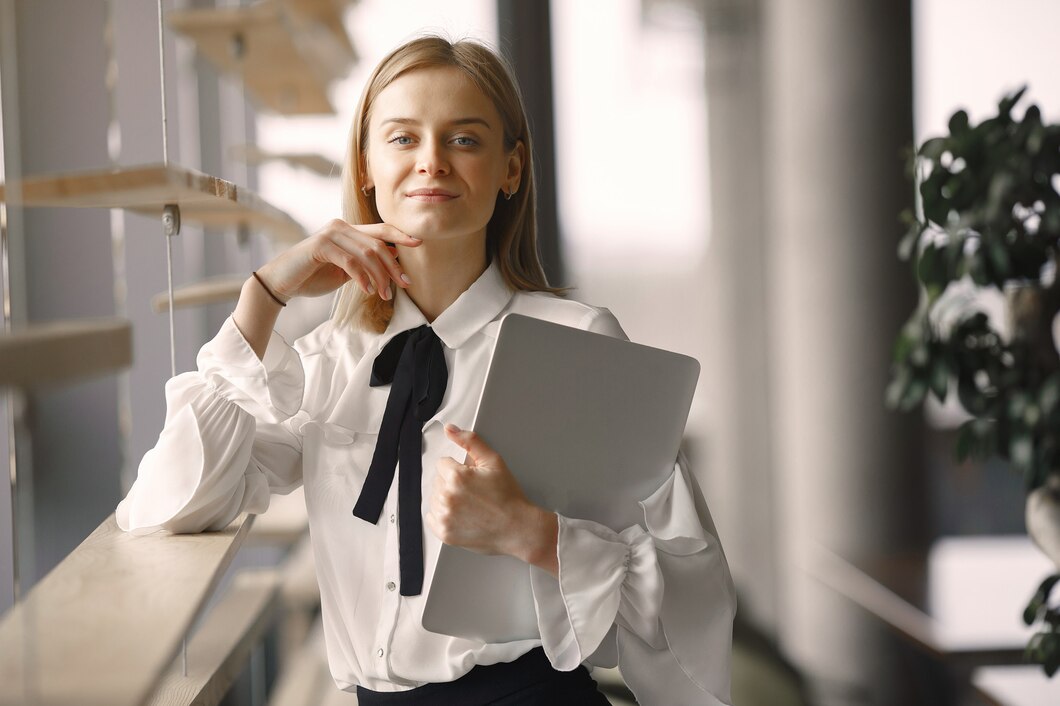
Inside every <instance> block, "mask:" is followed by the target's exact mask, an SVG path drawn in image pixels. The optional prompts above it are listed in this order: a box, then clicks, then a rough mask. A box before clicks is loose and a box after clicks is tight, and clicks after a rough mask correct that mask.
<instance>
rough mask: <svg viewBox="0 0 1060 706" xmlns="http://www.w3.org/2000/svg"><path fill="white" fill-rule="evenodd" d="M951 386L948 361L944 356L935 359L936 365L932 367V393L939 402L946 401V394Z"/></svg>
mask: <svg viewBox="0 0 1060 706" xmlns="http://www.w3.org/2000/svg"><path fill="white" fill-rule="evenodd" d="M949 384H950V369H949V366H947V365H946V359H945V358H944V357H943V356H938V357H936V358H935V362H934V364H933V365H932V366H931V379H930V385H931V392H932V394H934V395H935V399H937V400H938V401H939V402H945V401H946V392H947V389H948V388H949Z"/></svg>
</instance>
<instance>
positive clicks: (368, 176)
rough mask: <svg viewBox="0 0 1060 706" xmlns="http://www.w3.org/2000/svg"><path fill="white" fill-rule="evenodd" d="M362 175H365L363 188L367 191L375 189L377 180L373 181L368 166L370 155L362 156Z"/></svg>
mask: <svg viewBox="0 0 1060 706" xmlns="http://www.w3.org/2000/svg"><path fill="white" fill-rule="evenodd" d="M361 174H363V175H364V183H363V184H362V186H363V187H364V188H366V189H369V190H371V189H374V188H375V180H373V179H372V170H371V168H370V167H369V166H368V155H362V156H361Z"/></svg>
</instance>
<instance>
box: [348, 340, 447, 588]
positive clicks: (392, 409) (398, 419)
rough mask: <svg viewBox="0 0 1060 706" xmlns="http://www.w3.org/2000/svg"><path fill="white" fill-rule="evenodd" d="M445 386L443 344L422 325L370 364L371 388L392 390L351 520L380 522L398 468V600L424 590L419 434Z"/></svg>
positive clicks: (392, 344)
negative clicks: (383, 386)
mask: <svg viewBox="0 0 1060 706" xmlns="http://www.w3.org/2000/svg"><path fill="white" fill-rule="evenodd" d="M448 380H449V371H448V369H447V368H446V365H445V354H444V352H443V350H442V341H441V339H439V338H438V334H436V333H435V332H434V330H433V329H431V327H430V326H428V325H427V324H424V325H423V326H420V327H419V328H414V329H411V330H409V331H403V332H402V333H399V334H398V335H396V336H394V338H392V339H391V340H390V342H388V343H387V344H386V346H384V347H383V350H382V351H381V352H380V353H379V355H378V356H376V359H375V363H373V364H372V380H371V386H372V387H380V386H382V385H390V384H391V383H393V384H392V386H391V388H390V397H388V398H387V401H386V410H385V411H384V412H383V422H382V425H381V426H380V428H379V437H378V440H377V441H376V445H375V454H374V455H373V456H372V464H371V466H369V467H368V475H367V476H366V477H365V479H364V486H363V487H362V488H361V495H360V497H359V498H357V504H356V505H355V506H354V508H353V514H354V516H355V517H359V518H361V519H362V520H365V521H367V522H371V523H372V524H375V523H377V522H378V521H379V515H380V514H381V513H382V512H383V505H384V504H385V503H386V496H387V493H388V492H389V491H390V485H391V484H392V483H393V482H394V467H395V466H396V465H399V466H400V470H399V472H398V552H399V555H398V556H399V567H400V570H401V595H403V596H418V595H419V594H420V591H421V589H422V588H423V518H422V517H421V516H420V504H421V493H420V487H421V480H420V478H421V476H422V475H423V435H422V429H423V423H424V422H426V421H427V420H428V419H430V418H431V417H432V416H434V413H435V412H437V411H438V408H439V407H440V406H441V404H442V397H443V396H444V395H445V387H446V384H447V383H448ZM399 461H400V463H399Z"/></svg>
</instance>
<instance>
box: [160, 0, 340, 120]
mask: <svg viewBox="0 0 1060 706" xmlns="http://www.w3.org/2000/svg"><path fill="white" fill-rule="evenodd" d="M294 7H295V3H293V2H286V1H285V2H280V1H279V0H261V2H257V3H255V4H253V5H248V6H245V7H219V8H209V9H198V10H181V11H176V12H170V13H169V14H167V15H166V23H167V24H168V25H169V27H170V28H171V29H172V30H173V31H175V32H178V33H179V34H182V35H184V36H186V37H187V38H189V39H191V40H192V41H194V42H195V46H196V48H197V49H198V51H199V53H200V54H202V56H203V57H205V58H206V60H207V61H209V62H210V63H211V64H213V65H214V66H215V67H216V68H217V69H218V71H220V72H222V73H231V74H235V75H236V76H238V77H239V78H240V79H241V80H242V81H243V83H244V85H245V86H246V88H247V90H248V91H249V92H250V93H251V94H252V95H253V96H254V98H255V99H256V100H257V101H258V102H259V103H260V104H262V105H263V106H264V107H266V108H269V109H271V110H274V111H276V112H278V113H281V114H284V115H301V114H316V113H329V114H333V113H334V112H335V109H334V107H333V106H332V104H331V101H330V99H329V98H328V95H327V86H328V83H329V82H330V81H332V80H334V79H337V78H341V77H344V76H345V75H346V73H347V72H348V71H349V69H350V66H352V64H353V61H354V59H355V55H354V52H353V47H352V46H351V45H350V41H349V37H348V36H347V35H346V31H345V28H344V27H343V26H342V21H341V17H336V16H335V15H334V13H333V12H331V11H328V8H327V6H326V4H324V3H320V2H312V3H309V5H308V6H307V7H306V8H305V9H293V8H294ZM313 8H316V9H315V10H313ZM320 8H324V10H323V11H321V10H320Z"/></svg>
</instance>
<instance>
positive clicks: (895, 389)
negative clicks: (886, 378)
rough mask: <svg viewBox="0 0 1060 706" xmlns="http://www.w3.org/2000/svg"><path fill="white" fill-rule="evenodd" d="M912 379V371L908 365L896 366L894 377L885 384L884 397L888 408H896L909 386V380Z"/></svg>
mask: <svg viewBox="0 0 1060 706" xmlns="http://www.w3.org/2000/svg"><path fill="white" fill-rule="evenodd" d="M912 379H913V371H912V370H910V368H909V366H907V365H903V366H901V367H899V368H898V371H897V372H896V373H895V376H894V378H893V379H892V380H891V382H890V384H888V385H887V392H886V393H884V399H885V402H886V404H887V408H888V409H897V408H898V406H899V405H900V404H901V402H902V398H903V397H904V396H905V389H906V388H907V387H908V386H909V382H910V381H911V380H912Z"/></svg>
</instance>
